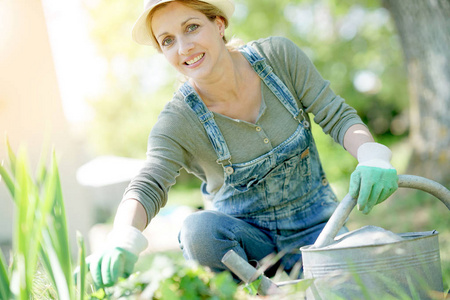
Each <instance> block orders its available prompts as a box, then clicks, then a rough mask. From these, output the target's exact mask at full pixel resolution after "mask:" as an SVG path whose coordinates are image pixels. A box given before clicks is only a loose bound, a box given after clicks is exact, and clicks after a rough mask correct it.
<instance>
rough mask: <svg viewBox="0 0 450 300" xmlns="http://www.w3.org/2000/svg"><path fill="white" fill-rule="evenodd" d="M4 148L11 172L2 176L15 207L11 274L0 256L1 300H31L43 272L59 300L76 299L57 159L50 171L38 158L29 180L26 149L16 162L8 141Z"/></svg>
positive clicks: (3, 171)
mask: <svg viewBox="0 0 450 300" xmlns="http://www.w3.org/2000/svg"><path fill="white" fill-rule="evenodd" d="M6 146H7V149H8V156H9V170H8V169H7V167H6V166H3V163H2V165H0V176H1V178H2V180H3V181H4V182H5V184H6V187H7V188H8V190H9V192H10V194H11V196H12V198H13V200H14V202H15V204H16V213H15V226H14V234H13V257H12V264H11V266H10V267H9V269H8V267H7V264H6V261H5V259H4V257H3V255H1V256H0V273H1V275H2V276H1V277H0V278H1V279H0V295H1V299H13V298H14V299H30V298H31V296H32V295H34V292H35V291H34V290H35V289H34V285H35V278H38V277H36V274H37V273H39V272H40V271H41V270H40V269H41V268H42V269H43V271H44V272H43V273H44V275H43V276H44V277H45V281H46V282H49V283H50V285H51V286H52V289H54V291H56V293H57V295H58V299H74V298H73V296H74V294H75V289H74V284H73V278H72V263H71V259H70V257H71V255H70V247H69V239H68V231H67V221H66V215H65V208H64V201H63V195H62V190H61V183H60V178H59V172H58V165H57V162H56V156H55V154H54V153H53V155H52V157H51V162H50V165H49V167H48V168H46V167H45V163H46V160H45V158H44V156H42V157H41V159H40V161H39V163H38V167H37V171H36V176H35V177H33V176H32V175H31V172H30V168H29V163H28V159H27V154H26V151H25V149H21V150H20V151H19V154H18V156H17V157H16V155H15V154H14V152H13V150H12V149H11V146H10V144H9V142H8V140H7V141H6ZM34 296H37V295H34Z"/></svg>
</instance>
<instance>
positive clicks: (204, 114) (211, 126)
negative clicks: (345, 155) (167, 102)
mask: <svg viewBox="0 0 450 300" xmlns="http://www.w3.org/2000/svg"><path fill="white" fill-rule="evenodd" d="M180 92H181V93H182V94H183V96H184V101H185V102H186V103H187V104H188V105H189V107H190V108H191V109H192V110H193V111H194V112H195V114H196V115H197V117H198V119H199V120H200V122H201V123H202V125H203V127H204V128H205V130H206V133H207V134H208V138H209V140H210V142H211V145H212V146H213V148H214V151H215V152H216V155H217V163H218V164H221V165H222V166H224V164H226V162H227V161H228V163H229V164H230V165H231V154H230V151H229V150H228V146H227V143H226V142H225V139H224V137H223V135H222V132H220V129H219V126H217V124H216V121H215V120H214V114H213V113H212V111H210V110H209V109H208V108H207V107H206V105H205V104H204V103H203V101H201V100H200V98H199V96H198V95H197V93H196V92H195V90H194V88H193V87H192V86H191V85H190V84H189V83H188V82H185V83H184V84H183V85H182V86H181V88H180Z"/></svg>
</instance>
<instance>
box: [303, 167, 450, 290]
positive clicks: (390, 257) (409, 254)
mask: <svg viewBox="0 0 450 300" xmlns="http://www.w3.org/2000/svg"><path fill="white" fill-rule="evenodd" d="M398 185H399V187H409V188H415V189H419V190H422V191H425V192H428V193H430V194H432V195H434V196H435V197H437V198H438V199H439V200H441V201H442V202H443V203H444V204H445V205H446V206H447V207H448V208H449V209H450V191H449V190H448V189H446V188H445V187H444V186H442V185H441V184H439V183H437V182H434V181H432V180H429V179H426V178H423V177H419V176H412V175H400V176H399V182H398ZM355 205H356V199H352V197H351V196H350V195H347V196H346V197H345V198H344V199H343V200H342V201H341V203H340V204H339V206H338V207H337V209H336V210H335V212H334V213H333V215H332V216H331V218H330V220H329V221H328V223H327V224H326V226H325V228H324V229H323V231H322V233H321V234H320V235H319V237H318V239H317V240H316V242H315V243H314V245H311V246H306V247H302V248H301V249H300V250H301V251H302V260H303V268H304V269H303V270H304V277H305V278H308V279H311V278H314V279H315V280H314V283H313V285H312V286H311V287H310V288H309V289H308V291H307V299H333V298H335V297H337V296H338V297H342V298H344V299H366V298H368V299H382V298H383V297H386V296H387V295H390V296H391V297H396V298H403V297H405V296H406V297H413V298H415V299H431V298H430V295H429V291H430V290H433V291H438V292H443V283H442V271H441V264H440V257H439V242H438V233H437V231H430V232H413V233H405V234H400V236H401V237H402V238H404V240H402V241H397V242H391V243H379V244H376V245H368V246H350V247H344V248H332V247H327V246H329V245H330V244H332V243H334V242H335V237H336V234H337V233H338V231H339V230H340V229H341V228H342V226H343V225H344V223H345V221H346V219H347V217H348V216H349V214H350V212H351V211H352V210H353V208H354V206H355Z"/></svg>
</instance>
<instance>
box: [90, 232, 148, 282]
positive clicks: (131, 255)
mask: <svg viewBox="0 0 450 300" xmlns="http://www.w3.org/2000/svg"><path fill="white" fill-rule="evenodd" d="M147 244H148V242H147V239H146V238H145V236H144V235H143V234H142V233H141V232H140V231H139V230H138V229H137V228H135V227H133V226H122V227H120V228H114V229H113V230H112V231H111V233H110V234H109V235H108V238H107V243H106V247H105V249H104V250H102V251H100V252H99V253H96V254H93V255H91V256H89V257H88V258H87V264H88V269H89V271H90V272H91V275H92V279H93V280H94V284H95V286H96V287H97V288H103V287H108V286H112V285H114V284H115V283H116V282H117V280H119V278H127V277H128V276H130V275H131V273H133V269H134V265H135V264H136V262H137V260H138V257H139V254H140V253H141V252H142V251H144V250H145V249H146V248H147Z"/></svg>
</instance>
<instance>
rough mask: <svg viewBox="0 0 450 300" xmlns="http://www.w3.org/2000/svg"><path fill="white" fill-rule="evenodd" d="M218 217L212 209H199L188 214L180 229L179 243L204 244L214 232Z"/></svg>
mask: <svg viewBox="0 0 450 300" xmlns="http://www.w3.org/2000/svg"><path fill="white" fill-rule="evenodd" d="M218 219H219V217H218V215H217V213H216V212H214V211H199V212H196V213H193V214H191V215H189V216H188V217H187V218H186V219H185V220H184V222H183V225H182V227H181V231H180V237H179V239H180V243H182V244H185V245H189V244H203V245H204V244H205V243H206V242H207V241H208V239H211V238H212V237H213V236H214V235H215V234H214V232H215V231H216V226H217V224H218V223H220V222H219V221H218Z"/></svg>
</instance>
